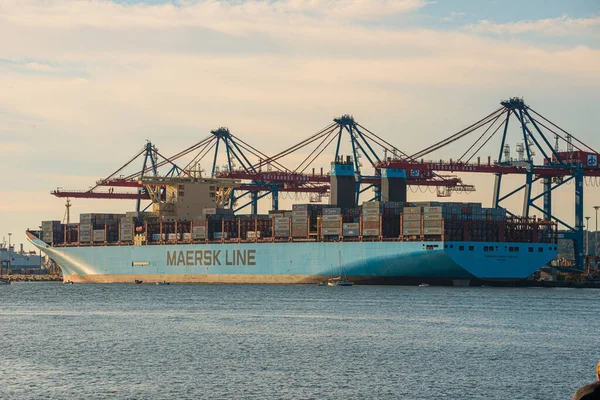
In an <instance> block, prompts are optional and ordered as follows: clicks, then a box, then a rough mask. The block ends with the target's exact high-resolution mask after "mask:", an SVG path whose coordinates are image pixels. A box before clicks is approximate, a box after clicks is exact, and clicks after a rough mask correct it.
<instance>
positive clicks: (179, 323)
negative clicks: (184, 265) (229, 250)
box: [0, 283, 600, 399]
mask: <svg viewBox="0 0 600 400" xmlns="http://www.w3.org/2000/svg"><path fill="white" fill-rule="evenodd" d="M599 295H600V292H599V291H595V290H577V289H571V290H560V289H513V288H503V289H500V288H435V287H430V288H427V289H423V288H417V287H375V286H354V287H352V288H338V287H334V288H330V287H318V286H316V285H304V286H282V285H275V286H272V285H170V286H156V285H60V284H34V283H32V284H26V285H11V286H4V287H0V299H1V301H2V303H1V304H2V307H1V308H0V326H1V327H2V329H1V332H2V341H3V349H4V350H3V355H2V357H0V392H2V393H3V396H2V398H8V399H10V398H15V399H34V398H53V399H60V398H65V399H67V398H68V399H71V398H117V399H121V398H122V399H133V398H143V399H186V398H189V399H195V398H202V399H225V398H249V399H266V398H283V399H298V398H307V399H308V398H315V399H322V398H323V399H338V398H339V399H343V398H365V399H385V398H390V399H395V398H407V399H431V398H448V399H462V398H465V399H466V398H487V399H506V398H528V399H532V398H533V399H553V398H556V399H558V398H570V396H571V395H572V394H573V392H574V390H575V388H576V387H577V386H579V385H582V384H585V383H589V382H591V381H593V379H594V376H593V367H594V365H595V364H596V363H597V361H598V359H599V358H600V355H599V353H600V352H599V349H598V344H599V343H600V342H599V341H598V339H597V333H598V331H599V328H600V326H599V325H600V324H598V322H596V321H597V318H596V316H597V304H598V300H599V298H598V296H599Z"/></svg>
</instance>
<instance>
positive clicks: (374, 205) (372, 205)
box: [362, 201, 381, 209]
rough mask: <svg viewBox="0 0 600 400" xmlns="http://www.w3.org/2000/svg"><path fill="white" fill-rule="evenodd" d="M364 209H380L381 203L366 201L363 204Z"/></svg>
mask: <svg viewBox="0 0 600 400" xmlns="http://www.w3.org/2000/svg"><path fill="white" fill-rule="evenodd" d="M362 206H363V209H365V208H376V209H379V207H380V206H381V202H379V201H365V202H364V203H363V204H362Z"/></svg>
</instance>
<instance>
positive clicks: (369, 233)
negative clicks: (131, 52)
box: [363, 229, 379, 236]
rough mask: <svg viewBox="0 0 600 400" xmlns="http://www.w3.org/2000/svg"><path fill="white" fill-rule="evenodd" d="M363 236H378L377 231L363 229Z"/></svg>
mask: <svg viewBox="0 0 600 400" xmlns="http://www.w3.org/2000/svg"><path fill="white" fill-rule="evenodd" d="M363 236H379V229H363Z"/></svg>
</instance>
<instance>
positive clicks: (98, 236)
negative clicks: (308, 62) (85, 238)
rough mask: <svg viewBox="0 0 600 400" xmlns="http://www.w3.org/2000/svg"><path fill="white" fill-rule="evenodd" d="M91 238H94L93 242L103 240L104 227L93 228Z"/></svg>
mask: <svg viewBox="0 0 600 400" xmlns="http://www.w3.org/2000/svg"><path fill="white" fill-rule="evenodd" d="M93 239H94V242H104V239H105V236H104V229H102V230H94V234H93Z"/></svg>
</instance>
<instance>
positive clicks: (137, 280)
mask: <svg viewBox="0 0 600 400" xmlns="http://www.w3.org/2000/svg"><path fill="white" fill-rule="evenodd" d="M142 282H143V281H140V280H139V279H136V280H135V284H136V285H139V284H140V283H142Z"/></svg>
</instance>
